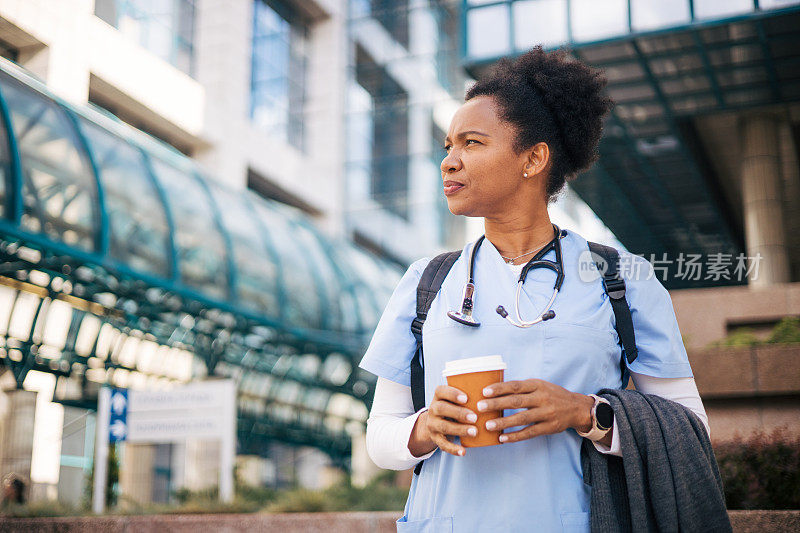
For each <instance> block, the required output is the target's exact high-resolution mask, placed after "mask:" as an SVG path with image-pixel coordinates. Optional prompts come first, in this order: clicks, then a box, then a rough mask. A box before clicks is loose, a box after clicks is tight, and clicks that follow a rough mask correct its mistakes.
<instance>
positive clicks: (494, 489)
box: [359, 231, 692, 532]
mask: <svg viewBox="0 0 800 533" xmlns="http://www.w3.org/2000/svg"><path fill="white" fill-rule="evenodd" d="M472 244H473V243H470V244H468V245H467V246H465V247H464V250H462V253H461V256H460V257H459V259H458V260H457V261H456V263H455V264H454V265H453V267H452V269H451V270H450V273H449V275H448V276H447V278H446V279H445V281H444V283H443V284H442V288H441V290H440V291H439V293H438V295H437V296H436V299H435V300H434V301H433V304H432V305H431V308H430V312H429V313H428V318H427V320H426V321H425V325H424V327H423V334H422V338H423V350H424V367H425V400H426V404H430V401H431V399H432V397H433V391H434V389H435V388H436V387H437V386H438V385H442V384H445V383H446V381H445V379H444V378H443V377H442V369H443V368H444V365H445V363H446V362H447V361H450V360H454V359H461V358H467V357H478V356H484V355H494V354H499V355H502V356H503V359H504V360H505V362H506V364H507V365H508V368H507V370H506V371H505V379H506V380H507V381H508V380H524V379H530V378H538V379H543V380H545V381H549V382H552V383H555V384H558V385H560V386H562V387H564V388H566V389H568V390H570V391H574V392H580V393H583V394H590V393H596V392H597V391H598V390H599V389H602V388H604V387H607V388H620V387H621V385H622V379H621V374H620V369H619V360H620V354H621V348H620V343H619V337H618V335H617V333H616V331H615V330H614V324H615V319H614V313H613V310H612V308H611V304H610V303H609V302H608V296H607V295H606V294H605V291H604V290H603V286H602V281H601V279H600V277H599V276H596V269H595V268H594V266H593V263H592V262H591V260H590V259H589V260H587V254H588V249H589V248H588V245H587V243H586V239H584V238H582V237H581V236H580V235H578V234H576V233H574V232H572V231H568V232H567V234H566V236H563V237H562V238H561V249H562V258H563V263H564V274H565V278H564V284H563V286H562V289H561V292H559V294H558V296H557V297H556V299H555V302H554V304H553V310H554V311H555V313H556V316H555V318H554V319H552V320H549V321H546V322H543V323H539V324H536V325H534V326H532V327H530V328H526V329H522V328H517V327H515V326H513V325H511V324H510V323H508V322H507V321H506V320H505V319H503V318H501V317H500V316H499V315H498V314H497V313H496V312H495V309H496V308H497V306H498V305H503V306H504V307H505V308H506V310H507V311H508V312H509V313H510V315H511V316H512V317H513V316H515V313H514V299H515V292H516V288H517V277H516V276H515V275H514V274H513V273H512V272H511V269H509V268H508V266H507V265H506V264H505V262H504V260H503V259H502V258H501V257H500V254H499V252H498V251H497V249H496V248H495V247H494V245H492V243H491V242H490V241H489V240H488V239H486V240H484V242H483V245H482V246H481V247H480V249H479V250H478V254H477V256H476V260H475V272H474V275H475V296H474V311H473V316H474V317H475V319H476V320H478V321H479V322H480V323H481V325H480V327H478V328H471V327H468V326H464V325H462V324H459V323H457V322H455V321H454V320H452V319H450V318H449V317H448V316H447V311H448V310H450V309H457V310H460V309H461V300H462V297H463V290H464V284H465V283H466V280H467V265H468V262H469V251H470V249H471V247H472ZM545 257H546V258H548V259H551V260H555V254H554V252H553V251H550V252H549V253H548V254H547V255H546V256H545ZM429 261H430V258H425V259H421V260H419V261H416V262H415V263H413V264H412V265H411V266H410V267H409V269H408V271H407V272H406V273H405V275H404V276H403V278H402V279H401V280H400V282H399V284H398V285H397V288H396V289H395V291H394V293H393V295H392V297H391V299H390V300H389V303H388V304H387V306H386V310H385V311H384V313H383V315H382V317H381V319H380V321H379V323H378V326H377V328H376V330H375V334H374V336H373V338H372V341H371V343H370V345H369V348H368V349H367V352H366V354H365V355H364V358H363V359H362V361H361V364H360V365H359V366H361V368H364V369H365V370H368V371H369V372H372V373H373V374H376V375H378V376H381V377H384V378H386V379H390V380H392V381H395V382H397V383H400V384H402V385H407V386H408V385H410V375H411V373H410V369H409V365H410V361H411V358H412V356H413V354H414V349H415V341H414V336H413V335H412V334H411V330H410V324H411V321H412V320H413V319H414V317H415V316H416V289H417V283H418V282H419V278H420V276H421V274H422V271H423V270H424V269H425V266H426V265H427V264H428V262H429ZM626 261H627V262H628V264H629V265H631V264H632V265H633V266H634V268H624V267H623V272H622V274H623V277H624V278H625V279H626V285H627V293H626V298H627V300H628V304H629V305H630V308H631V313H632V318H633V325H634V329H635V332H636V345H637V346H638V348H639V356H638V358H637V359H636V361H634V362H633V364H631V365H630V369H631V370H632V371H633V372H637V373H641V374H646V375H649V376H656V377H665V378H675V377H692V369H691V367H690V366H689V361H688V358H687V356H686V349H685V348H684V345H683V342H682V339H681V335H680V331H679V329H678V323H677V321H676V319H675V313H674V311H673V307H672V300H671V299H670V296H669V293H668V292H667V291H666V289H664V287H663V286H662V285H661V283H660V281H659V280H658V278H657V276H655V275H652V266H651V265H650V263H649V262H647V261H646V260H645V259H643V258H641V257H638V256H635V255H632V254H629V253H627V252H621V263H622V264H623V265H625V262H626ZM587 264H588V265H590V266H589V268H590V269H594V271H595V272H594V274H595V275H591V274H588V275H587V274H586V265H587ZM581 265H583V268H584V273H583V274H582V275H581V274H580V273H579V269H580V268H581ZM648 277H649V278H650V279H647V278H648ZM587 278H594V279H592V280H590V281H585V280H586V279H587ZM554 282H555V274H554V273H553V271H551V270H547V269H544V268H536V269H532V270H531V271H530V272H529V273H528V276H527V278H526V280H525V284H524V291H523V294H522V295H520V312H521V315H522V318H523V319H524V320H531V319H533V318H534V317H535V316H536V313H537V312H540V311H541V309H542V308H543V307H544V305H546V304H547V301H548V300H549V299H550V297H551V295H552V292H553V284H554ZM514 412H516V411H513V410H506V411H505V415H506V416H508V415H510V414H513V413H514ZM514 429H521V428H520V427H518V428H512V429H510V430H507V431H512V430H514ZM580 445H581V437H579V436H578V434H577V433H575V430H573V429H569V430H567V431H564V432H562V433H559V434H555V435H546V436H540V437H535V438H533V439H528V440H525V441H521V442H514V443H509V444H500V445H495V446H488V447H483V448H468V449H467V452H466V454H465V455H464V456H463V457H456V456H453V455H450V454H447V453H444V452H442V451H441V450H438V449H437V450H436V452H435V453H434V454H433V455H432V456H431V457H430V458H428V459H427V460H425V462H424V463H423V466H422V470H421V472H420V475H419V476H414V478H413V481H412V483H411V489H410V492H409V496H408V500H407V502H406V506H405V512H404V514H403V516H402V517H401V518H400V519H399V520H398V521H397V529H398V531H401V532H402V531H414V532H417V531H426V532H427V531H435V532H440V531H451V530H452V531H459V532H460V531H547V532H550V531H589V496H590V491H591V487H589V486H587V485H584V483H583V476H582V472H581V464H580Z"/></svg>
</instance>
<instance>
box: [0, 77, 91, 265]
mask: <svg viewBox="0 0 800 533" xmlns="http://www.w3.org/2000/svg"><path fill="white" fill-rule="evenodd" d="M0 90H2V95H3V98H4V99H5V102H6V106H7V108H8V111H9V113H10V120H11V124H12V127H13V132H14V140H15V142H16V145H17V148H18V150H19V155H20V162H21V167H22V168H21V172H22V200H23V212H22V218H21V226H22V227H23V228H24V229H26V230H27V231H30V232H33V233H42V234H45V235H47V236H48V237H49V238H51V239H53V240H55V241H60V242H63V243H64V244H68V245H70V246H75V247H77V248H80V249H83V250H87V251H89V250H94V249H95V247H96V238H97V235H98V234H99V227H98V226H99V213H98V209H97V183H96V180H95V176H94V174H93V172H92V168H91V164H90V162H89V160H88V159H87V157H86V154H85V153H84V152H83V150H82V148H81V147H80V141H79V138H78V135H77V133H76V131H75V129H74V125H73V123H72V122H71V121H70V119H69V117H68V116H67V114H66V112H65V111H64V109H63V108H61V107H60V106H59V105H58V104H56V103H55V102H53V101H52V100H50V99H48V98H46V97H44V96H42V95H40V94H38V93H36V92H34V91H31V90H30V89H28V88H27V87H25V86H24V85H22V84H21V83H19V82H18V81H17V80H15V79H13V78H11V77H10V76H8V75H6V74H5V73H0Z"/></svg>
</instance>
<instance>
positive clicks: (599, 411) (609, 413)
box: [595, 402, 614, 429]
mask: <svg viewBox="0 0 800 533" xmlns="http://www.w3.org/2000/svg"><path fill="white" fill-rule="evenodd" d="M595 416H596V417H597V426H598V427H599V428H600V429H609V428H610V427H611V426H612V425H613V424H614V409H612V408H611V406H610V405H608V404H607V403H602V402H600V403H598V404H597V408H596V409H595Z"/></svg>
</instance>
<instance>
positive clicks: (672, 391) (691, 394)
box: [367, 372, 710, 470]
mask: <svg viewBox="0 0 800 533" xmlns="http://www.w3.org/2000/svg"><path fill="white" fill-rule="evenodd" d="M630 374H631V380H632V381H633V384H634V385H635V386H636V390H638V391H640V392H643V393H645V394H656V395H658V396H661V397H662V398H666V399H668V400H672V401H674V402H677V403H679V404H681V405H683V406H685V407H687V408H689V409H690V410H691V411H692V412H693V413H694V414H696V415H697V416H698V418H699V419H700V421H701V422H702V423H703V426H705V428H706V432H708V433H709V434H710V431H709V427H708V416H707V415H706V411H705V408H704V407H703V402H702V401H701V400H700V395H699V394H698V392H697V385H696V384H695V382H694V378H657V377H653V376H647V375H645V374H637V373H635V372H631V373H630ZM426 409H427V407H425V408H422V409H420V410H419V411H417V412H416V413H415V412H414V404H413V402H412V400H411V387H408V386H406V385H400V384H399V383H395V382H394V381H390V380H388V379H385V378H381V377H379V378H378V383H377V385H376V387H375V399H374V400H373V402H372V409H371V410H370V414H369V419H368V420H367V453H368V454H369V456H370V458H371V459H372V461H373V462H374V463H375V464H376V465H377V466H379V467H380V468H385V469H388V470H407V469H409V468H412V467H413V466H414V465H416V464H417V463H418V462H419V461H421V460H423V459H427V458H428V457H430V456H431V455H433V453H434V452H435V451H436V449H437V448H434V449H433V450H432V451H431V452H430V453H427V454H425V455H422V456H420V457H415V456H414V455H412V454H411V452H410V451H409V449H408V441H409V438H410V437H411V432H412V430H413V429H414V424H415V423H416V422H417V418H418V417H419V415H420V414H421V413H422V412H423V411H425V410H426ZM593 444H594V446H595V448H597V450H598V451H600V452H602V453H606V454H611V455H617V456H621V455H622V451H621V449H620V443H619V438H618V432H617V420H616V417H615V418H614V432H613V435H612V437H611V446H610V447H607V446H604V445H602V444H600V443H598V442H594V443H593Z"/></svg>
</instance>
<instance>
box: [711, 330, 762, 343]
mask: <svg viewBox="0 0 800 533" xmlns="http://www.w3.org/2000/svg"><path fill="white" fill-rule="evenodd" d="M763 342H764V341H762V340H761V339H759V338H758V337H756V335H755V333H753V330H752V329H750V328H739V329H737V330H736V331H734V332H733V333H731V334H730V335H728V336H727V337H724V338H722V339H720V340H718V341H714V342H712V343H711V344H710V346H714V347H723V346H727V347H736V346H753V345H756V344H761V343H763Z"/></svg>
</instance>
